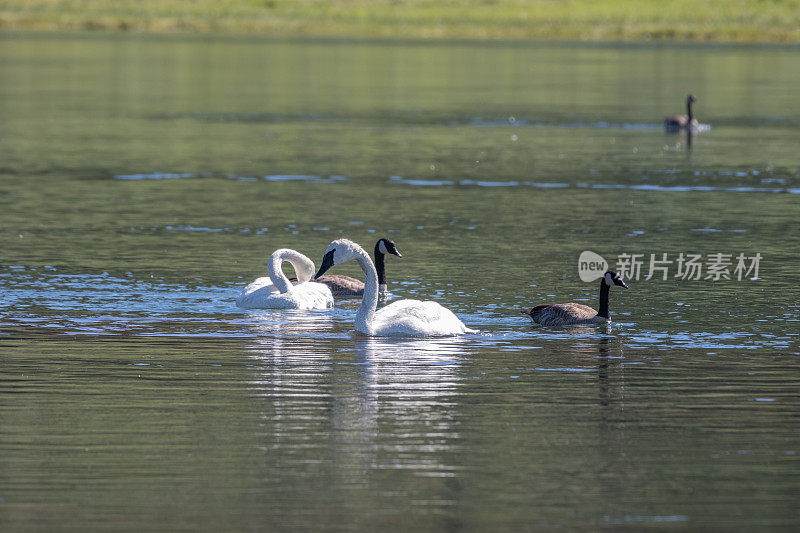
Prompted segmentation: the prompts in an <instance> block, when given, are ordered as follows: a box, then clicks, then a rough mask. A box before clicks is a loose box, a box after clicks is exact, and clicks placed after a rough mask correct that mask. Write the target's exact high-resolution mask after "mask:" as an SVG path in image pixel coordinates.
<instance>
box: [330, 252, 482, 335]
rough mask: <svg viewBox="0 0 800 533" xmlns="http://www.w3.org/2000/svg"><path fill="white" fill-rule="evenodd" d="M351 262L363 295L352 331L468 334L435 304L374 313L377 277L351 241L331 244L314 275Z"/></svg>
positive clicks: (409, 303)
mask: <svg viewBox="0 0 800 533" xmlns="http://www.w3.org/2000/svg"><path fill="white" fill-rule="evenodd" d="M352 260H355V261H356V262H357V263H358V264H359V266H360V267H361V270H362V271H363V272H364V294H363V296H362V298H361V305H360V306H359V307H358V311H357V312H356V323H355V329H356V331H358V332H359V333H363V334H364V335H372V336H403V337H441V336H447V335H459V334H462V333H471V332H472V330H470V329H469V328H467V327H466V326H465V325H464V324H463V322H461V321H460V320H459V319H458V318H457V317H456V315H454V314H453V312H452V311H450V310H449V309H447V308H445V307H442V306H441V305H439V304H438V303H436V302H430V301H429V302H421V301H419V300H400V301H397V302H394V303H391V304H389V305H387V306H386V307H382V308H381V309H378V310H376V307H377V305H378V274H377V272H375V266H374V265H373V264H372V259H370V257H369V254H368V253H367V252H365V251H364V249H363V248H362V247H361V246H359V245H358V244H356V243H354V242H353V241H350V240H347V239H338V240H335V241H333V242H332V243H331V244H330V245H329V246H328V249H327V250H325V256H324V257H323V258H322V264H321V265H320V267H319V270H318V271H317V274H316V275H315V276H314V279H317V278H319V277H320V276H322V274H324V273H325V272H326V271H327V270H328V269H329V268H331V267H332V266H333V265H338V264H341V263H344V262H346V261H352Z"/></svg>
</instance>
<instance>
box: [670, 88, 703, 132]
mask: <svg viewBox="0 0 800 533" xmlns="http://www.w3.org/2000/svg"><path fill="white" fill-rule="evenodd" d="M696 101H697V98H695V96H694V95H693V94H690V95H688V96H687V97H686V114H685V115H672V116H669V117H666V118H664V129H666V130H667V131H671V132H674V131H680V130H691V129H697V128H698V127H699V126H700V123H699V122H697V119H696V118H694V115H692V104H693V103H694V102H696Z"/></svg>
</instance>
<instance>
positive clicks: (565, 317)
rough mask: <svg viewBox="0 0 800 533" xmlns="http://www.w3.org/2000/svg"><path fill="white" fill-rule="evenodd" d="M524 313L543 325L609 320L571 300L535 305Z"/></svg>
mask: <svg viewBox="0 0 800 533" xmlns="http://www.w3.org/2000/svg"><path fill="white" fill-rule="evenodd" d="M523 312H524V311H523ZM526 314H528V315H530V317H531V320H533V321H534V322H536V323H537V324H542V325H544V326H567V325H570V324H594V323H596V322H607V321H608V320H609V319H608V318H606V317H601V316H598V314H597V311H595V310H594V309H592V308H591V307H589V306H588V305H583V304H576V303H573V302H569V303H565V304H551V305H537V306H536V307H534V308H533V309H531V310H530V311H528V312H527V313H526Z"/></svg>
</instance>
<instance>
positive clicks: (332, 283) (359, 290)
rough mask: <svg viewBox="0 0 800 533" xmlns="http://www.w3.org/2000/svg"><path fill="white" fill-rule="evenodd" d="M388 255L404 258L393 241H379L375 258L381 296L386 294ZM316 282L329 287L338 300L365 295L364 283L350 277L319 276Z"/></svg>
mask: <svg viewBox="0 0 800 533" xmlns="http://www.w3.org/2000/svg"><path fill="white" fill-rule="evenodd" d="M386 254H392V255H396V256H397V257H403V256H402V255H400V251H399V250H398V249H397V246H396V245H395V244H394V241H393V240H391V239H378V242H376V243H375V251H374V253H373V256H374V257H375V269H376V270H377V272H378V290H379V291H380V293H381V294H384V293H385V292H386V266H385V265H384V258H385V257H386ZM314 281H316V282H317V283H324V284H325V285H327V286H328V288H330V290H331V293H332V294H333V295H334V296H335V297H337V298H357V297H360V296H363V295H364V282H363V281H361V280H360V279H356V278H351V277H350V276H342V275H340V274H332V275H331V274H329V275H326V276H319V277H317V278H316V279H315V280H314Z"/></svg>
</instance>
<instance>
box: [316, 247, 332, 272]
mask: <svg viewBox="0 0 800 533" xmlns="http://www.w3.org/2000/svg"><path fill="white" fill-rule="evenodd" d="M335 251H336V250H331V251H330V252H328V253H326V254H325V257H323V258H322V264H321V265H320V266H319V270H317V273H316V274H314V279H317V278H318V277H320V276H321V275H323V274H324V273H325V272H327V271H328V269H329V268H331V267H332V266H333V254H334V252H335Z"/></svg>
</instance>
